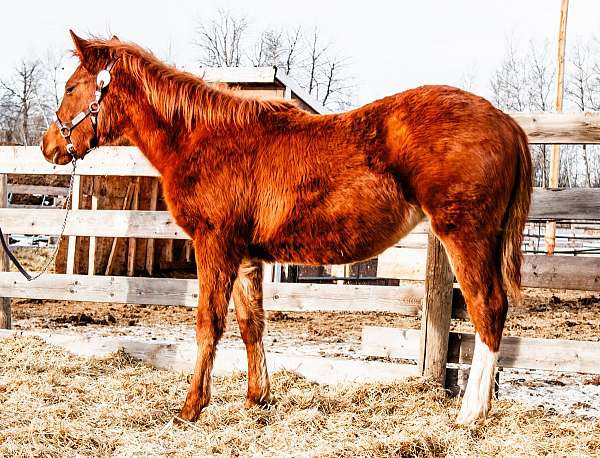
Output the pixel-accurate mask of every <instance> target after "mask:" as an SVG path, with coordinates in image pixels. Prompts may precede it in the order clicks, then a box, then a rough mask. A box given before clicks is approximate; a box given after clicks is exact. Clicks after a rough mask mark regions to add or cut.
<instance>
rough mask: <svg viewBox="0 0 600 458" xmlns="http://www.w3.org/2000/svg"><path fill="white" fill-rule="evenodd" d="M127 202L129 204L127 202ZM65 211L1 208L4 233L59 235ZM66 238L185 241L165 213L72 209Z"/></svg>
mask: <svg viewBox="0 0 600 458" xmlns="http://www.w3.org/2000/svg"><path fill="white" fill-rule="evenodd" d="M128 203H129V202H128ZM64 218H65V210H62V209H55V208H48V209H44V210H40V211H36V212H32V211H30V210H28V209H25V208H0V221H2V228H3V230H6V231H8V232H9V233H12V234H50V235H57V234H59V233H60V229H61V227H62V223H63V221H64ZM65 235H77V236H97V237H137V238H160V239H165V238H166V239H187V238H188V236H187V235H186V234H185V232H183V230H182V229H181V228H180V227H179V226H177V224H176V223H175V222H174V221H173V219H172V218H171V216H170V214H169V212H167V211H148V210H138V211H132V210H95V211H89V210H73V211H71V212H70V213H69V218H68V219H67V225H66V227H65Z"/></svg>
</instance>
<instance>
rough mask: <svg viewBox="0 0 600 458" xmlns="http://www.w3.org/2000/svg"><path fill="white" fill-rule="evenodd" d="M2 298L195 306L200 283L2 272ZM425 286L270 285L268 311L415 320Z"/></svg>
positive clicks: (266, 297)
mask: <svg viewBox="0 0 600 458" xmlns="http://www.w3.org/2000/svg"><path fill="white" fill-rule="evenodd" d="M0 296H6V297H20V298H29V299H54V300H71V301H90V302H115V303H124V304H127V303H130V304H156V305H184V306H188V307H195V306H196V305H197V301H198V282H197V280H194V279H191V280H187V279H175V278H147V277H145V278H144V277H118V276H89V275H66V274H47V275H44V276H42V277H40V278H38V279H37V280H36V281H34V282H27V280H25V279H24V278H23V277H22V276H21V275H20V274H19V273H18V272H5V273H0ZM422 297H423V289H422V288H421V287H412V286H406V287H398V286H364V285H360V286H337V285H320V284H309V283H265V284H264V307H265V309H266V310H273V311H288V312H317V311H336V312H359V311H360V312H362V311H379V312H394V313H400V314H404V315H409V316H415V315H416V314H417V313H418V311H419V309H420V301H421V298H422Z"/></svg>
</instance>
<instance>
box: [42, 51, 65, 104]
mask: <svg viewBox="0 0 600 458" xmlns="http://www.w3.org/2000/svg"><path fill="white" fill-rule="evenodd" d="M64 58H65V54H64V53H60V52H58V51H56V50H55V49H48V50H47V51H46V56H45V57H44V60H43V61H42V62H41V65H42V71H43V72H44V75H43V76H44V79H45V80H46V86H47V88H46V89H45V92H46V94H47V97H48V98H49V100H48V102H49V103H50V105H51V106H50V108H51V109H52V111H56V110H57V109H58V106H59V105H60V100H61V94H62V92H63V91H62V88H61V87H60V75H61V71H62V70H64Z"/></svg>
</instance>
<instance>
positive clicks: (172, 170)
mask: <svg viewBox="0 0 600 458" xmlns="http://www.w3.org/2000/svg"><path fill="white" fill-rule="evenodd" d="M71 34H72V37H73V41H74V43H75V52H76V54H77V56H78V57H79V59H80V62H81V65H80V66H79V67H78V68H77V70H76V71H75V73H74V74H73V75H72V76H71V77H70V78H69V80H68V82H67V84H66V92H65V96H64V98H63V101H62V103H61V105H60V108H59V110H58V112H57V118H58V121H57V124H53V125H52V126H50V128H49V129H48V131H47V132H46V134H45V136H44V139H43V142H42V150H43V152H44V156H45V157H46V159H47V160H49V161H51V162H54V163H57V164H65V163H67V162H68V161H69V160H71V157H72V155H74V156H76V157H78V158H82V157H83V156H84V155H85V154H86V153H87V152H88V151H89V150H90V149H91V148H93V147H95V146H98V145H103V144H110V143H111V142H114V141H115V140H117V139H118V138H121V137H125V138H127V139H128V140H129V141H130V142H131V143H133V144H134V145H137V146H138V147H139V148H140V150H141V151H142V152H143V154H145V155H146V157H147V158H148V159H149V161H150V162H151V163H152V164H153V165H154V167H156V169H157V170H158V171H159V172H160V174H161V175H162V185H163V190H164V195H165V198H166V201H167V203H168V207H169V210H170V212H171V213H172V214H173V217H174V218H175V220H176V221H177V224H179V225H180V226H181V227H182V228H183V229H184V230H185V231H186V232H187V234H189V236H190V237H191V238H192V239H193V241H194V246H195V252H196V261H197V266H198V280H199V282H200V285H201V289H200V297H199V300H198V310H197V324H196V336H197V337H196V339H197V344H198V354H197V360H196V365H195V370H194V376H193V377H192V381H191V386H190V390H189V392H188V395H187V398H186V400H185V403H184V405H183V408H182V409H181V412H180V413H179V417H180V418H182V419H185V420H190V421H191V420H195V419H197V418H198V416H199V415H200V412H201V411H202V409H203V408H204V407H205V406H206V405H207V404H208V402H209V398H210V385H211V370H212V365H213V359H214V357H215V349H216V345H217V342H218V341H219V338H220V337H221V335H222V334H223V329H224V327H225V318H226V313H227V306H228V303H229V299H230V297H231V295H233V299H234V302H235V309H236V314H237V320H238V323H239V327H240V331H241V335H242V338H243V341H244V343H245V345H246V349H247V354H248V395H247V401H246V405H247V406H253V405H256V404H263V403H266V402H268V401H269V397H270V394H269V377H268V374H267V365H266V360H265V353H264V349H263V343H262V335H263V329H264V323H263V322H264V312H263V307H262V265H263V263H264V262H273V261H278V262H283V263H294V264H347V263H352V262H356V261H361V260H364V259H367V258H370V257H373V256H376V255H377V254H378V253H381V252H382V251H383V250H384V249H386V248H387V247H389V246H391V245H392V244H394V243H396V242H397V241H398V240H399V239H400V238H401V237H403V236H404V235H405V234H406V233H407V232H409V231H410V230H411V229H412V228H413V227H414V226H415V224H417V223H418V222H419V221H421V220H422V219H423V218H424V217H425V216H426V217H428V218H429V221H430V224H431V229H432V231H433V232H434V233H435V235H436V236H437V237H438V238H439V240H440V241H441V242H442V244H443V245H444V247H445V249H446V252H447V254H448V256H449V259H450V260H451V264H452V268H453V271H454V273H455V275H456V278H457V279H458V281H459V283H460V287H461V289H462V292H463V294H464V297H465V300H466V303H467V306H468V311H469V315H470V317H471V320H472V321H473V323H474V325H475V329H476V332H477V339H476V346H475V353H474V357H473V366H472V368H471V372H470V377H469V382H468V385H467V390H466V393H465V397H464V399H463V404H462V408H461V410H460V413H459V416H458V419H457V421H458V422H459V423H461V424H471V423H473V422H475V421H477V420H478V419H480V418H484V417H485V416H486V414H487V412H488V410H489V408H490V401H491V393H492V386H493V381H494V371H495V366H496V355H497V352H498V348H499V345H500V340H501V338H502V329H503V327H504V321H505V317H506V313H507V308H508V301H507V295H508V296H510V298H511V300H514V301H517V300H518V298H519V293H520V281H521V278H520V267H521V261H522V255H521V249H520V248H521V241H522V230H523V226H524V224H525V219H526V217H527V213H528V209H529V203H530V197H531V158H530V154H529V149H528V145H527V137H526V135H525V133H524V132H523V130H522V129H521V128H520V127H519V126H518V125H517V123H516V122H515V121H514V120H513V119H511V118H510V117H509V116H507V115H506V114H504V113H502V112H501V111H499V110H497V109H496V108H494V107H493V106H492V105H491V104H490V103H489V102H487V101H486V100H484V99H482V98H481V97H477V96H475V95H473V94H470V93H467V92H464V91H462V90H459V89H455V88H452V87H447V86H423V87H420V88H417V89H412V90H409V91H406V92H403V93H401V94H397V95H394V96H391V97H386V98H384V99H381V100H378V101H375V102H373V103H370V104H368V105H366V106H364V107H362V108H359V109H356V110H353V111H350V112H347V113H339V114H331V115H314V114H310V113H307V112H304V111H302V110H300V109H299V108H297V107H295V106H294V105H293V104H290V103H288V102H284V101H259V100H256V99H249V98H242V97H239V96H236V95H235V94H233V93H230V92H228V91H224V90H218V89H215V88H211V87H209V86H207V85H206V84H205V83H204V82H203V81H202V79H201V78H199V77H197V76H194V75H191V74H189V73H184V72H181V71H178V70H176V69H175V68H173V67H171V66H168V65H166V64H164V63H162V62H160V61H159V60H158V59H157V58H156V57H154V56H153V55H152V54H151V53H149V52H147V51H145V50H143V49H141V48H140V47H138V46H136V45H134V44H131V43H124V42H121V41H119V40H118V39H117V38H113V39H110V40H100V39H91V40H84V39H81V38H79V37H77V36H76V35H74V34H73V33H72V32H71ZM109 74H110V75H111V76H112V78H109V76H108V75H109ZM97 76H98V78H97ZM109 79H110V84H108V83H109ZM95 91H96V96H95V97H94V93H95ZM90 101H91V102H92V104H90V108H88V103H89V102H90ZM82 111H83V112H82ZM81 112H82V113H81ZM71 119H73V121H71V122H69V120H71ZM61 130H62V135H61ZM67 146H68V147H67Z"/></svg>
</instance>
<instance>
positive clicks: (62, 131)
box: [60, 125, 71, 138]
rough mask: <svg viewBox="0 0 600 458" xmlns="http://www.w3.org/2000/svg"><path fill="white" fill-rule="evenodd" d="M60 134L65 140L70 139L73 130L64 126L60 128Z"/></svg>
mask: <svg viewBox="0 0 600 458" xmlns="http://www.w3.org/2000/svg"><path fill="white" fill-rule="evenodd" d="M60 134H61V135H62V136H63V137H64V138H67V137H70V136H71V129H70V128H68V127H67V126H64V125H63V126H61V127H60Z"/></svg>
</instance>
